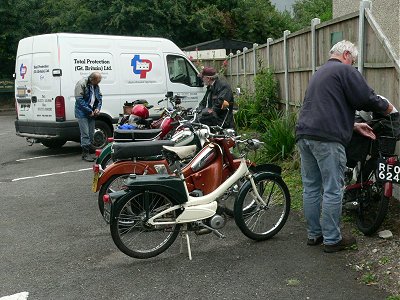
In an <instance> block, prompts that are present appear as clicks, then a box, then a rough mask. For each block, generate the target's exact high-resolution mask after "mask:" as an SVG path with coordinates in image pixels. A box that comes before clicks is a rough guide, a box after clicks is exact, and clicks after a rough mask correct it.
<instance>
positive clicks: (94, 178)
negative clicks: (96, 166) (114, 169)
mask: <svg viewBox="0 0 400 300" xmlns="http://www.w3.org/2000/svg"><path fill="white" fill-rule="evenodd" d="M98 181H99V173H94V176H93V183H92V192H93V193H96V191H97V182H98Z"/></svg>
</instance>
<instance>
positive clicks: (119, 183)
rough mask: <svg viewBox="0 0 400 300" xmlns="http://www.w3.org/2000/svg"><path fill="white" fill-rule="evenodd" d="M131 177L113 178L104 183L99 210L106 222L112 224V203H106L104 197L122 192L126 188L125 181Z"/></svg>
mask: <svg viewBox="0 0 400 300" xmlns="http://www.w3.org/2000/svg"><path fill="white" fill-rule="evenodd" d="M128 177H129V174H120V175H114V176H111V177H110V179H109V180H108V181H107V182H106V183H104V184H103V185H102V186H101V188H100V191H99V196H98V198H97V203H98V205H99V210H100V213H101V215H102V216H103V218H104V220H105V221H106V222H107V223H110V213H111V203H106V204H105V203H104V201H103V196H104V195H106V194H109V193H113V192H117V191H120V190H122V188H123V187H124V186H125V180H126V179H127V178H128Z"/></svg>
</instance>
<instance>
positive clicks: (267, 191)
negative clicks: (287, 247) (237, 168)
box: [234, 173, 290, 241]
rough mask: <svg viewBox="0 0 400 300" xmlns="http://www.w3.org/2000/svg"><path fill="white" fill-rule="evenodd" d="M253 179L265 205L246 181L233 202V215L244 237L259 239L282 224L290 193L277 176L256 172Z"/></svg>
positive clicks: (273, 233) (270, 235) (287, 211)
mask: <svg viewBox="0 0 400 300" xmlns="http://www.w3.org/2000/svg"><path fill="white" fill-rule="evenodd" d="M254 181H255V185H256V187H257V190H258V193H259V194H260V196H261V197H262V199H263V200H264V202H265V205H263V204H262V203H261V202H260V201H259V200H258V199H257V198H256V196H255V194H254V192H253V187H252V185H251V183H250V181H247V182H246V183H245V184H244V185H243V186H242V188H241V189H240V192H239V195H238V198H237V200H236V202H235V207H234V217H235V222H236V225H237V226H238V227H239V228H240V230H241V231H242V233H243V234H244V235H245V236H247V237H248V238H250V239H253V240H256V241H262V240H267V239H269V238H271V237H273V236H274V235H275V234H277V233H278V232H279V231H280V230H281V229H282V227H283V225H285V223H286V220H287V218H288V216H289V211H290V194H289V190H288V188H287V186H286V184H285V182H284V181H283V180H282V178H281V177H280V176H278V175H274V174H271V173H259V174H257V175H256V176H255V177H254ZM249 206H251V207H249Z"/></svg>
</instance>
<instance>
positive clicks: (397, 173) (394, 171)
mask: <svg viewBox="0 0 400 300" xmlns="http://www.w3.org/2000/svg"><path fill="white" fill-rule="evenodd" d="M375 176H376V180H377V181H390V182H393V183H400V163H399V162H395V163H394V164H388V163H387V162H386V160H384V159H379V160H378V166H377V168H376V174H375Z"/></svg>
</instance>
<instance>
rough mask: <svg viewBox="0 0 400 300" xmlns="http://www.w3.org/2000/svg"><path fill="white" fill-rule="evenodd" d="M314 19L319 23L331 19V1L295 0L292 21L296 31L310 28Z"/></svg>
mask: <svg viewBox="0 0 400 300" xmlns="http://www.w3.org/2000/svg"><path fill="white" fill-rule="evenodd" d="M314 18H319V19H321V22H324V21H328V20H331V19H332V0H296V2H295V3H294V4H293V21H294V24H295V28H296V29H301V28H304V27H307V26H310V24H311V20H312V19H314Z"/></svg>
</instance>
